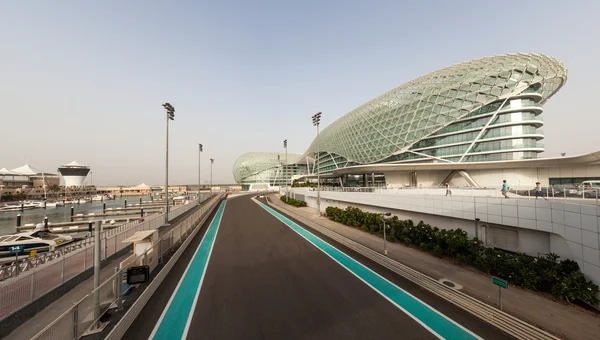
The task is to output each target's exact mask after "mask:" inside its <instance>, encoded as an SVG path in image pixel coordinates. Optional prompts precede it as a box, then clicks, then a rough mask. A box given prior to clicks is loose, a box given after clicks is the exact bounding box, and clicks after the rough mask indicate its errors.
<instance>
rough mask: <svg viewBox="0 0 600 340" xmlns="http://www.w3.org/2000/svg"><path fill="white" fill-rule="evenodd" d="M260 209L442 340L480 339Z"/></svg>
mask: <svg viewBox="0 0 600 340" xmlns="http://www.w3.org/2000/svg"><path fill="white" fill-rule="evenodd" d="M259 205H260V206H261V207H262V208H263V209H265V210H266V211H267V212H269V213H270V214H271V215H273V216H274V217H276V218H277V219H278V220H280V221H281V222H283V223H284V224H285V225H287V226H288V227H289V228H291V229H292V230H293V231H295V232H296V233H298V234H299V235H300V236H302V237H303V238H304V239H306V240H307V241H309V242H310V243H312V244H313V245H314V246H315V247H317V248H318V249H319V250H321V251H323V252H324V253H325V254H327V255H328V256H329V257H331V258H332V259H334V260H335V261H336V262H338V263H339V264H340V265H342V266H343V267H344V268H346V269H347V270H348V271H350V272H351V273H353V274H354V275H356V276H357V277H358V278H359V279H360V280H361V281H363V282H364V283H366V284H367V285H368V286H370V287H371V288H373V289H374V290H375V291H377V292H378V293H379V294H381V295H382V296H383V297H385V298H386V299H387V300H389V301H390V302H392V303H393V304H394V305H396V306H397V307H398V308H399V309H401V310H402V311H403V312H405V313H406V314H407V315H408V316H410V317H411V318H412V319H414V320H415V321H417V322H418V323H420V324H421V325H422V326H423V327H425V328H426V329H427V330H429V331H430V332H431V333H433V334H434V335H435V336H437V337H439V338H442V339H481V338H480V337H479V336H477V335H475V334H473V333H472V332H470V331H469V330H467V329H466V328H464V327H463V326H461V325H459V324H458V323H456V322H454V321H453V320H451V319H449V318H448V317H446V316H445V315H443V314H442V313H440V312H438V311H437V310H435V309H433V308H432V307H431V306H429V305H427V304H426V303H424V302H422V301H420V300H419V299H417V298H416V297H414V296H412V295H411V294H410V293H408V292H406V291H405V290H403V289H402V288H400V287H398V286H396V285H395V284H393V283H392V282H390V281H388V280H387V279H385V278H384V277H382V276H381V275H379V274H377V273H375V272H374V271H372V270H371V269H369V268H367V267H366V266H364V265H363V264H361V263H360V262H358V261H356V260H354V259H353V258H351V257H350V256H348V255H346V254H345V253H343V252H342V251H340V250H338V249H337V248H335V247H333V246H332V245H330V244H329V243H327V242H325V241H323V240H322V239H320V238H319V237H317V236H315V235H314V234H312V233H311V232H309V231H307V230H306V229H304V228H302V227H301V226H299V225H297V224H296V223H294V222H293V221H291V220H290V219H288V218H287V217H285V216H283V215H282V214H280V213H279V212H277V211H275V210H273V209H272V208H271V207H268V206H266V205H265V204H263V203H260V202H259Z"/></svg>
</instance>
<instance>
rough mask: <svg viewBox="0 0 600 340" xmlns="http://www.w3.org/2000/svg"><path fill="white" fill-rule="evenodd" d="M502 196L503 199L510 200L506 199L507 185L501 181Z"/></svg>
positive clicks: (504, 181)
mask: <svg viewBox="0 0 600 340" xmlns="http://www.w3.org/2000/svg"><path fill="white" fill-rule="evenodd" d="M502 195H503V196H504V198H510V197H508V183H506V180H503V181H502Z"/></svg>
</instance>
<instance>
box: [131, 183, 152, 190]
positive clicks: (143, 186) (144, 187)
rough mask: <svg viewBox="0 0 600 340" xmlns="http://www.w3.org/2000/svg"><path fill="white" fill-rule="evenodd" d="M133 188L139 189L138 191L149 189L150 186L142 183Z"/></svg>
mask: <svg viewBox="0 0 600 340" xmlns="http://www.w3.org/2000/svg"><path fill="white" fill-rule="evenodd" d="M135 187H136V188H139V189H150V186H149V185H147V184H146V183H142V184H140V185H136V186H135Z"/></svg>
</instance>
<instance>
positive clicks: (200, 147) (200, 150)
mask: <svg viewBox="0 0 600 340" xmlns="http://www.w3.org/2000/svg"><path fill="white" fill-rule="evenodd" d="M201 154H202V144H198V204H200V183H201V182H200V155H201Z"/></svg>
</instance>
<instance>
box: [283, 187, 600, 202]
mask: <svg viewBox="0 0 600 340" xmlns="http://www.w3.org/2000/svg"><path fill="white" fill-rule="evenodd" d="M296 190H308V191H316V190H317V188H290V191H289V194H292V193H293V192H294V191H296ZM450 190H451V191H452V196H459V197H460V196H466V197H469V196H470V197H490V198H502V197H503V196H502V193H501V190H500V188H475V187H450ZM321 191H322V192H323V191H328V192H358V193H380V194H390V195H393V194H398V195H402V194H406V195H410V194H414V195H423V196H428V195H429V196H440V195H441V196H444V195H445V194H446V188H445V187H383V186H382V187H378V186H375V187H325V186H324V187H321ZM279 192H280V194H281V195H285V188H280V190H279ZM542 193H543V197H545V198H547V199H553V200H564V201H566V200H576V201H577V203H583V204H600V189H598V188H593V189H586V190H583V191H582V190H581V189H578V190H577V194H568V193H567V191H566V190H564V189H563V190H559V189H553V188H552V187H550V188H548V187H544V188H542ZM508 195H509V196H510V197H511V198H522V199H535V189H534V188H533V187H524V186H518V187H516V188H515V187H510V190H509V192H508Z"/></svg>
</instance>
